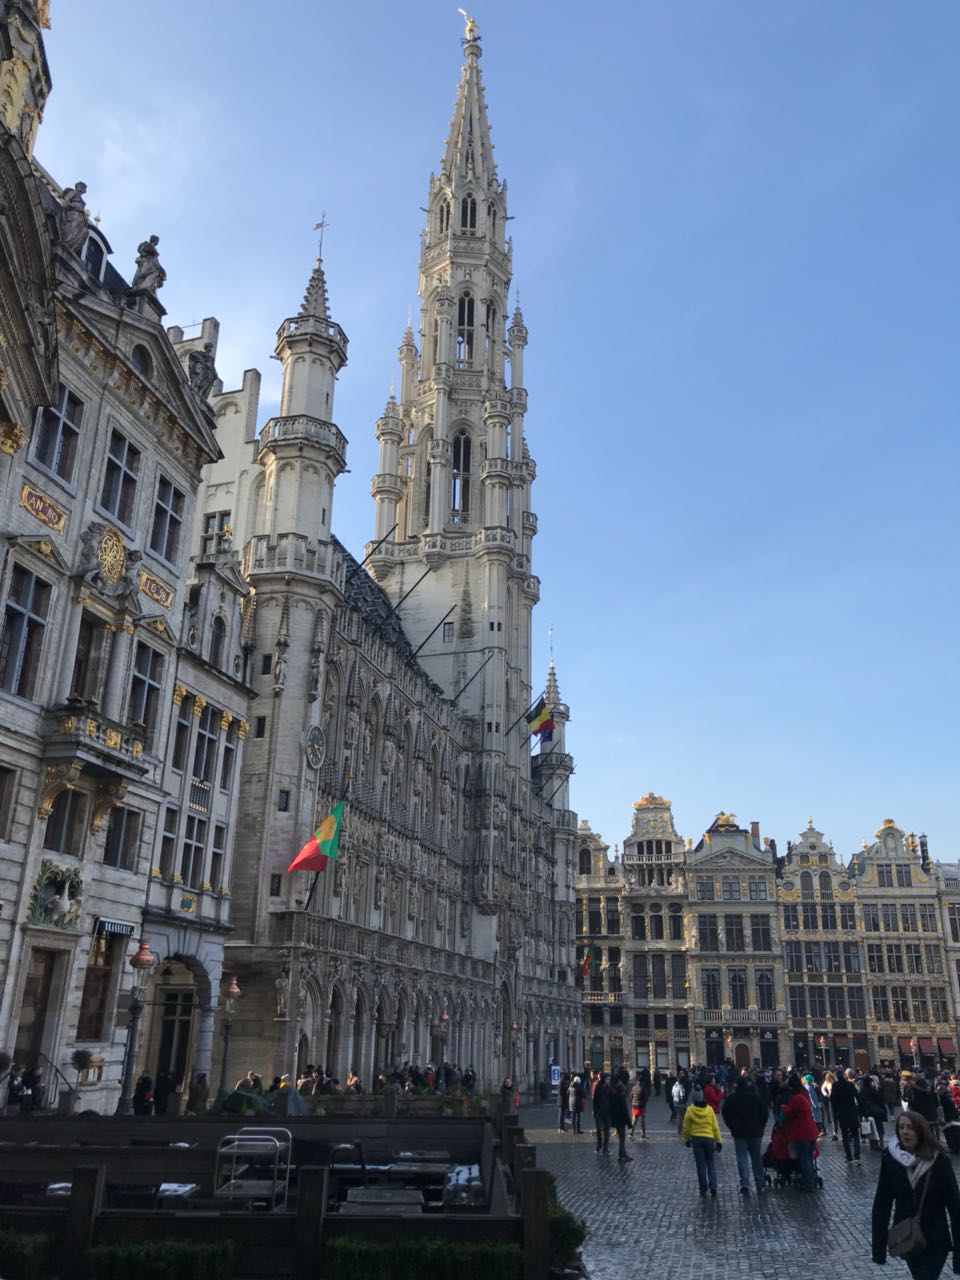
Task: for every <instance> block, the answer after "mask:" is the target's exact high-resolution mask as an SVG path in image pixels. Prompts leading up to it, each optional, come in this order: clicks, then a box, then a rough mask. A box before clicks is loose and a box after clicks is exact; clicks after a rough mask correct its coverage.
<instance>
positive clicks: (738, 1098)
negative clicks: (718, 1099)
mask: <svg viewBox="0 0 960 1280" xmlns="http://www.w3.org/2000/svg"><path fill="white" fill-rule="evenodd" d="M722 1114H723V1122H724V1124H725V1125H726V1126H727V1128H728V1129H729V1130H730V1136H731V1138H733V1149H734V1151H735V1152H736V1155H737V1173H738V1174H739V1175H740V1194H741V1195H742V1196H749V1194H750V1172H751V1170H752V1171H753V1185H754V1187H755V1188H756V1192H757V1195H760V1194H761V1192H762V1191H763V1188H764V1186H765V1185H766V1175H765V1173H764V1170H763V1159H762V1152H761V1146H762V1143H763V1131H764V1129H765V1128H766V1125H767V1108H766V1106H765V1105H764V1103H763V1102H762V1101H761V1099H760V1094H759V1093H758V1092H757V1086H756V1085H755V1084H754V1082H753V1081H752V1080H751V1079H750V1077H749V1076H741V1077H740V1078H739V1079H738V1080H737V1082H736V1084H735V1086H734V1090H733V1093H731V1095H730V1097H729V1098H727V1100H726V1102H724V1104H723V1108H722Z"/></svg>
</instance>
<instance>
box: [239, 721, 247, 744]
mask: <svg viewBox="0 0 960 1280" xmlns="http://www.w3.org/2000/svg"><path fill="white" fill-rule="evenodd" d="M249 732H250V725H249V724H248V723H247V721H246V720H241V721H240V724H239V728H238V729H237V737H238V738H239V739H240V741H241V742H243V740H244V738H245V737H246V736H247V734H248V733H249Z"/></svg>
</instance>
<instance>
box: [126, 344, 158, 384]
mask: <svg viewBox="0 0 960 1280" xmlns="http://www.w3.org/2000/svg"><path fill="white" fill-rule="evenodd" d="M130 363H131V364H132V365H133V367H134V369H136V371H137V373H139V374H140V377H141V378H144V379H146V380H148V381H149V379H150V378H152V377H153V357H152V356H151V355H150V352H149V351H148V350H147V348H146V347H145V346H144V345H143V343H142V342H138V343H137V345H136V346H135V347H134V348H133V350H132V351H131V352H130Z"/></svg>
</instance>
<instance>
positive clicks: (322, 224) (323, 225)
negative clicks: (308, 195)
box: [313, 209, 330, 258]
mask: <svg viewBox="0 0 960 1280" xmlns="http://www.w3.org/2000/svg"><path fill="white" fill-rule="evenodd" d="M329 225H330V223H329V222H328V221H327V211H326V209H324V211H323V213H321V215H320V221H319V222H317V223H314V227H313V229H314V231H319V232H320V239H319V240H318V241H317V257H318V258H322V257H323V233H324V231H325V230H326V229H327V227H329Z"/></svg>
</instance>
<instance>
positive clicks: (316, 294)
mask: <svg viewBox="0 0 960 1280" xmlns="http://www.w3.org/2000/svg"><path fill="white" fill-rule="evenodd" d="M300 315H302V316H317V317H318V319H320V320H328V319H329V318H330V299H329V297H328V296H327V279H326V276H325V275H324V274H323V259H322V258H317V261H316V264H315V266H314V268H313V271H311V273H310V279H309V280H308V281H307V291H306V293H305V294H304V295H303V302H302V303H301V305H300Z"/></svg>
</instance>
